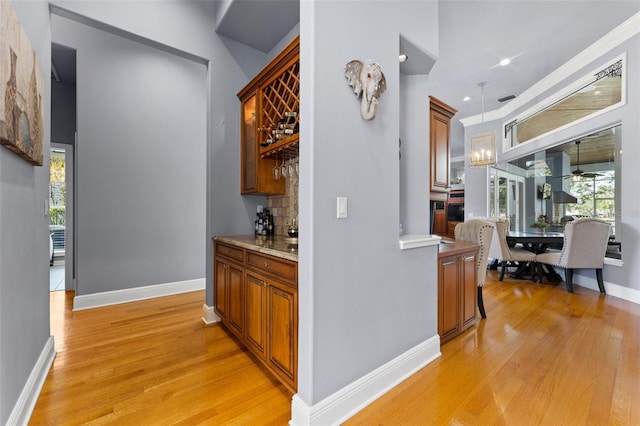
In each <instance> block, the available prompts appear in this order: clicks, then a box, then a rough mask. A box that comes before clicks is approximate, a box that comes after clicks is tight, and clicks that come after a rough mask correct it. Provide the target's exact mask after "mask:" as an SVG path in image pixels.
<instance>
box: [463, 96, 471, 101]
mask: <svg viewBox="0 0 640 426" xmlns="http://www.w3.org/2000/svg"><path fill="white" fill-rule="evenodd" d="M462 100H463V101H464V102H468V101H470V100H471V96H465V97H464V98H462Z"/></svg>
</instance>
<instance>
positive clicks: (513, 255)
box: [486, 217, 536, 281]
mask: <svg viewBox="0 0 640 426" xmlns="http://www.w3.org/2000/svg"><path fill="white" fill-rule="evenodd" d="M486 220H487V221H489V222H493V223H494V224H495V227H494V230H493V239H492V243H491V249H490V250H489V257H490V258H492V259H494V260H496V261H497V262H498V264H499V265H500V278H498V281H502V280H503V279H504V273H505V271H506V269H507V267H509V266H517V267H518V270H521V269H523V268H524V267H526V266H530V270H531V279H532V280H534V281H535V278H536V275H535V271H536V268H535V263H536V254H535V253H533V252H531V251H529V250H525V249H523V248H519V247H509V244H507V233H508V232H509V221H508V220H507V219H502V218H498V217H490V218H487V219H486Z"/></svg>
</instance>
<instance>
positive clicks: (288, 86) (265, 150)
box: [258, 59, 300, 158]
mask: <svg viewBox="0 0 640 426" xmlns="http://www.w3.org/2000/svg"><path fill="white" fill-rule="evenodd" d="M299 93H300V62H299V61H298V60H297V59H296V60H295V61H294V62H293V63H290V64H289V65H288V66H287V67H286V68H285V69H284V70H283V71H282V72H281V73H280V74H279V75H277V76H275V78H273V80H271V81H270V82H268V83H267V84H266V85H265V87H264V88H263V89H262V115H261V130H262V131H261V132H260V133H259V137H258V143H259V144H260V157H262V158H267V157H270V156H272V155H277V154H278V153H280V152H281V151H282V150H288V151H291V150H295V151H296V153H297V145H298V131H297V129H298V126H299V120H300V118H299V117H300V115H299V114H298V111H299V107H300V97H299ZM288 114H290V115H292V116H290V117H287V115H288ZM282 119H286V120H287V121H286V128H287V129H289V130H293V131H294V133H293V134H290V135H284V137H282V138H280V139H278V140H275V138H274V134H273V132H274V131H276V130H283V129H279V124H280V123H281V120H282ZM269 132H271V134H270V133H269ZM270 140H273V142H272V143H269V142H268V141H270ZM289 154H291V153H289Z"/></svg>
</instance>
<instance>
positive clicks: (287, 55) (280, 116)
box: [238, 37, 300, 195]
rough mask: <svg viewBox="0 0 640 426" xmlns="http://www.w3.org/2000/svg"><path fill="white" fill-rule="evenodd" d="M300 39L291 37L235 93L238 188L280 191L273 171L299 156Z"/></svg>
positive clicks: (280, 183)
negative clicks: (238, 125) (238, 119)
mask: <svg viewBox="0 0 640 426" xmlns="http://www.w3.org/2000/svg"><path fill="white" fill-rule="evenodd" d="M299 94H300V39H299V37H296V38H295V39H294V40H293V41H292V42H291V43H290V44H289V45H288V46H287V47H286V48H285V49H284V50H283V51H282V52H281V53H280V54H279V55H278V56H277V57H276V58H275V59H274V60H273V61H271V62H270V63H269V65H267V66H266V67H265V68H264V69H263V70H262V71H261V72H260V74H258V75H257V76H256V77H255V78H254V79H253V80H251V81H250V82H249V84H247V85H246V86H245V87H244V88H243V89H242V90H241V91H240V92H239V93H238V98H239V99H240V102H241V107H240V115H241V129H240V174H241V177H240V192H241V193H242V194H259V195H266V194H284V192H285V181H284V179H282V178H280V179H275V178H274V176H273V169H274V167H275V166H276V164H278V163H279V162H282V159H283V158H291V157H294V156H297V155H298V139H299V138H298V123H299V120H300V116H299V114H298V113H299V106H300V103H299Z"/></svg>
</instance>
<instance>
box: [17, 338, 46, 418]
mask: <svg viewBox="0 0 640 426" xmlns="http://www.w3.org/2000/svg"><path fill="white" fill-rule="evenodd" d="M55 357H56V350H55V344H54V340H53V336H49V339H47V342H46V343H45V344H44V347H43V348H42V352H40V356H39V357H38V360H37V361H36V364H35V365H34V366H33V369H32V370H31V374H29V378H28V379H27V383H25V385H24V387H23V388H22V392H20V396H19V397H18V401H17V402H16V405H14V407H13V410H11V415H10V416H9V419H8V420H7V425H10V426H14V425H16V426H17V425H26V424H28V423H29V419H30V418H31V414H32V413H33V409H34V407H35V406H36V402H37V401H38V397H39V396H40V391H41V390H42V386H43V385H44V381H45V380H46V378H47V374H49V369H50V368H51V364H53V359H54V358H55Z"/></svg>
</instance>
